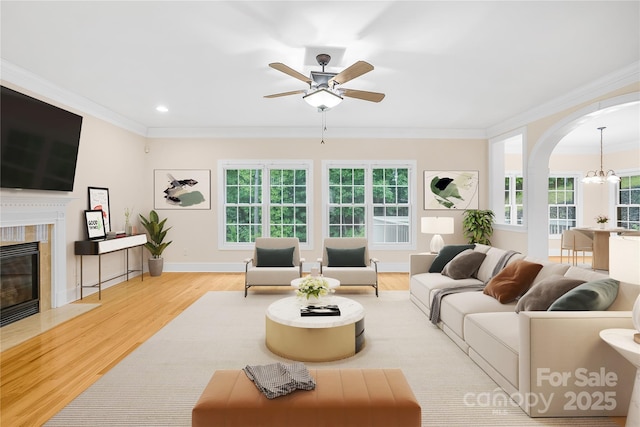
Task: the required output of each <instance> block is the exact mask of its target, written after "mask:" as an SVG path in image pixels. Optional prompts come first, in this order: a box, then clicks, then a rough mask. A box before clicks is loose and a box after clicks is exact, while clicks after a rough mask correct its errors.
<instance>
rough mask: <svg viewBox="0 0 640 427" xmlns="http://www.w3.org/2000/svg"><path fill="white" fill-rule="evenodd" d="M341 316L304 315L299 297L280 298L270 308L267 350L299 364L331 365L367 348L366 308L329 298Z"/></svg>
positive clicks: (353, 302) (267, 317)
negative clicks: (320, 363)
mask: <svg viewBox="0 0 640 427" xmlns="http://www.w3.org/2000/svg"><path fill="white" fill-rule="evenodd" d="M327 303H328V304H335V305H337V306H338V307H339V308H340V316H305V317H303V316H301V315H300V308H301V307H302V305H303V304H302V303H301V301H300V299H299V298H298V297H289V298H283V299H280V300H278V301H276V302H274V303H273V304H271V305H270V306H269V307H268V308H267V313H266V322H265V324H266V338H265V343H266V345H267V348H268V349H269V350H271V351H272V352H273V353H275V354H277V355H278V356H282V357H286V358H287V359H291V360H297V361H300V362H328V361H331V360H339V359H344V358H347V357H351V356H353V355H355V354H356V353H357V352H359V351H360V350H361V349H362V347H363V346H364V308H363V307H362V305H361V304H360V303H358V302H357V301H354V300H351V299H348V298H343V297H335V296H332V297H327Z"/></svg>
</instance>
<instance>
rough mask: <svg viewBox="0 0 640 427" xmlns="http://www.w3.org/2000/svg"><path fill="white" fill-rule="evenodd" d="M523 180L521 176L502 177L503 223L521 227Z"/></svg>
mask: <svg viewBox="0 0 640 427" xmlns="http://www.w3.org/2000/svg"><path fill="white" fill-rule="evenodd" d="M523 197H524V179H523V178H522V176H515V175H507V176H505V177H504V223H505V224H516V225H522V219H523V214H524V211H523V203H522V200H523Z"/></svg>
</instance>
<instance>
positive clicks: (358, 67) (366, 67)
mask: <svg viewBox="0 0 640 427" xmlns="http://www.w3.org/2000/svg"><path fill="white" fill-rule="evenodd" d="M371 70H373V65H371V64H369V63H368V62H365V61H358V62H356V63H355V64H353V65H352V66H350V67H349V68H346V69H344V70H342V72H340V73H338V74H337V75H335V76H334V77H333V78H331V79H330V80H329V86H330V87H333V85H336V84H343V83H346V82H348V81H349V80H353V79H355V78H356V77H360V76H361V75H363V74H365V73H368V72H369V71H371Z"/></svg>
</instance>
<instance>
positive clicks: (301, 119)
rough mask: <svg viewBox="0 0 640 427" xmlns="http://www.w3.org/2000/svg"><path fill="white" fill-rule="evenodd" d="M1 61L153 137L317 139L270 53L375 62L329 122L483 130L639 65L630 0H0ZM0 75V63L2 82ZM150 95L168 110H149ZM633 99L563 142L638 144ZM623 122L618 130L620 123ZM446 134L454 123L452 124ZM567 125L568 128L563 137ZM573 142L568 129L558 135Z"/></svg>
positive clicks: (359, 129)
mask: <svg viewBox="0 0 640 427" xmlns="http://www.w3.org/2000/svg"><path fill="white" fill-rule="evenodd" d="M0 5H1V6H0V7H1V36H2V40H1V57H2V60H3V66H4V67H5V69H6V68H7V67H8V66H9V65H11V66H12V67H16V69H18V70H20V71H21V72H22V71H24V72H26V73H28V74H30V75H32V77H33V76H36V77H37V79H42V80H43V81H46V82H47V83H50V84H52V85H54V87H57V88H59V89H60V90H61V91H64V92H70V93H72V94H75V95H78V96H80V97H82V99H86V100H88V101H89V102H91V103H93V104H95V105H96V106H99V107H100V108H103V109H104V110H105V111H110V112H113V113H115V114H117V115H119V116H121V117H123V118H126V119H127V120H129V121H131V123H134V124H136V125H139V126H140V128H142V129H146V130H147V132H149V134H153V135H188V134H194V133H197V132H198V131H202V130H214V131H215V130H217V131H218V132H219V134H221V135H224V134H225V132H227V133H232V132H231V131H232V130H234V129H236V130H237V129H242V130H243V132H244V133H245V134H247V135H248V134H250V133H251V132H252V131H255V133H256V134H258V135H265V136H268V135H279V136H283V135H290V134H294V133H295V134H296V135H304V136H308V137H317V136H318V135H319V133H320V128H321V115H320V114H318V113H317V112H316V111H314V110H313V109H312V108H311V107H310V106H308V105H307V104H306V103H304V101H303V100H302V99H301V95H296V96H289V97H283V98H276V99H265V98H263V95H267V94H271V93H278V92H285V91H292V90H297V89H304V88H305V84H304V83H303V82H301V81H299V80H296V79H294V78H292V77H290V76H287V75H286V74H283V73H281V72H278V71H276V70H273V69H271V68H269V67H268V64H269V63H270V62H283V63H285V64H286V65H288V66H290V67H292V68H294V69H296V70H298V71H300V72H302V73H303V74H305V75H308V74H309V71H310V70H319V69H320V67H319V66H318V65H317V64H316V63H315V59H314V58H315V55H316V54H318V53H327V52H328V53H331V54H332V56H333V59H332V61H331V63H330V64H329V67H327V71H332V72H338V71H340V70H342V69H344V68H346V67H348V66H349V65H351V64H353V63H354V62H356V61H358V60H365V61H367V62H370V63H371V64H373V65H374V66H375V70H373V71H372V72H370V73H368V74H365V75H363V76H361V77H359V78H357V79H355V80H352V81H351V82H349V83H348V84H346V85H345V86H346V87H348V88H350V89H360V90H369V91H376V92H384V93H385V94H386V98H385V99H384V100H383V101H382V102H381V103H379V104H376V103H371V102H366V101H361V100H357V99H352V98H347V99H345V101H344V102H343V103H342V104H341V105H339V106H338V107H336V108H335V109H333V110H332V111H329V112H328V113H327V114H326V120H327V127H328V134H331V132H332V131H336V132H338V131H339V133H340V134H341V135H346V136H358V135H360V136H363V135H364V136H372V135H384V136H402V135H407V134H415V133H416V131H424V130H426V131H429V132H431V134H434V135H437V134H438V132H442V133H443V134H446V133H447V132H448V134H455V133H456V132H457V133H458V134H460V135H465V133H466V134H468V135H477V134H482V135H484V134H485V133H486V131H487V129H490V128H492V127H495V126H498V125H500V124H501V123H503V122H505V121H507V120H510V119H512V118H514V117H517V116H521V115H523V114H526V113H527V112H529V111H531V110H533V109H535V108H538V107H539V106H541V105H545V104H549V103H551V102H552V101H553V100H555V99H557V98H558V97H561V96H565V95H567V94H570V93H572V92H573V91H576V90H578V89H579V88H583V87H585V86H586V85H589V84H591V83H592V82H594V81H597V80H599V79H602V78H604V77H606V76H610V75H612V73H616V72H618V71H619V70H621V69H625V68H628V67H630V66H636V67H637V65H638V63H639V62H638V61H640V2H638V1H622V2H615V1H585V2H581V1H567V2H559V1H553V2H551V1H539V2H535V1H529V2H522V1H500V2H488V1H470V2H460V1H449V2H444V1H440V2H439V1H351V2H350V1H339V2H330V1H322V2H320V1H280V2H275V1H254V2H244V1H207V2H205V1H196V2H187V1H179V2H178V1H140V2H134V1H127V2H124V1H112V2H101V1H84V2H80V1H75V2H73V1H70V2H59V1H43V2H35V1H4V0H3V1H2V2H1V4H0ZM6 76H7V73H6V72H5V71H3V78H6ZM158 104H164V105H166V106H167V107H168V108H169V112H168V113H159V112H157V111H156V110H155V107H156V106H157V105H158ZM634 108H635V110H633V109H632V110H629V111H627V112H626V113H624V114H623V113H618V114H619V115H618V116H615V115H614V114H611V115H610V117H609V120H610V122H611V124H602V123H600V122H595V121H594V122H590V123H586V124H585V125H584V128H583V129H579V130H576V131H575V132H576V135H575V138H576V141H578V140H579V141H580V142H581V143H584V140H589V141H593V143H594V144H595V146H596V148H597V147H598V142H599V133H598V131H597V129H596V128H597V127H599V126H609V127H610V129H608V130H607V131H606V132H607V136H606V137H605V141H606V142H607V141H611V140H613V139H619V140H624V142H629V141H639V140H640V125H639V119H638V117H639V116H640V114H639V110H638V107H637V105H636V106H635V107H634ZM622 128H624V129H625V130H624V131H623V130H622ZM452 131H453V132H452ZM570 136H573V134H572V135H570ZM570 140H571V138H567V141H569V142H570Z"/></svg>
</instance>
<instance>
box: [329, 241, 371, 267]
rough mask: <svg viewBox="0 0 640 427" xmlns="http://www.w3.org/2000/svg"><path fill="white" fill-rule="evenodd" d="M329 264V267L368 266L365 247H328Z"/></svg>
mask: <svg viewBox="0 0 640 427" xmlns="http://www.w3.org/2000/svg"><path fill="white" fill-rule="evenodd" d="M326 249H327V266H329V267H366V266H367V264H366V263H365V261H364V251H365V247H364V246H363V247H361V248H344V249H343V248H326Z"/></svg>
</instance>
